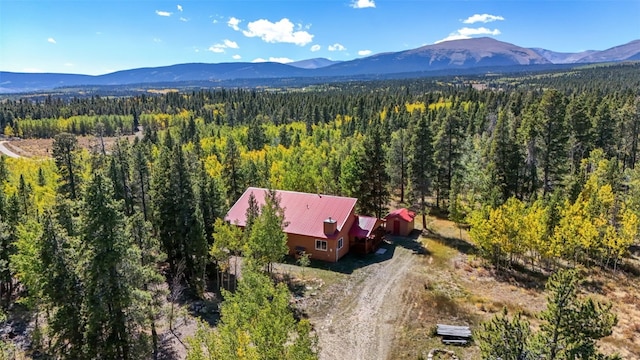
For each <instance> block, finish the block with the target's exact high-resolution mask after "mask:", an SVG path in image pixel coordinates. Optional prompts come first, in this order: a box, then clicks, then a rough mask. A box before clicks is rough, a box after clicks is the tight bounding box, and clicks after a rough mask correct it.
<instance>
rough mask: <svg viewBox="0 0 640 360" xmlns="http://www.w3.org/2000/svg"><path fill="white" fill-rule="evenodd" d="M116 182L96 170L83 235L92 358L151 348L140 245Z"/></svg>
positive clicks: (84, 214) (88, 353)
mask: <svg viewBox="0 0 640 360" xmlns="http://www.w3.org/2000/svg"><path fill="white" fill-rule="evenodd" d="M112 186H113V185H112V184H109V181H108V178H106V177H105V176H104V175H102V174H100V173H97V174H95V175H94V176H93V179H92V180H91V182H90V183H89V184H88V186H87V190H86V195H85V198H84V203H83V209H82V210H83V211H82V230H81V238H82V241H83V243H84V244H85V246H86V248H85V250H84V254H83V257H84V258H86V259H87V260H86V267H85V270H84V278H85V284H86V285H85V297H84V299H85V301H84V309H86V310H85V313H86V327H85V353H86V356H87V357H88V358H106V359H132V358H139V357H140V356H141V355H142V354H143V353H146V351H147V346H148V335H147V333H146V331H144V330H145V325H146V324H147V321H146V320H147V319H148V317H147V313H146V311H145V309H146V307H147V305H148V302H147V301H146V300H144V299H148V298H150V295H149V294H148V291H145V289H144V287H143V284H144V283H146V281H147V280H148V278H147V276H146V271H145V269H144V267H143V266H142V265H141V262H140V260H141V254H140V249H139V247H138V246H137V244H135V243H134V242H133V241H132V238H131V237H130V236H129V235H127V233H126V231H125V226H126V225H125V219H124V216H123V214H122V212H121V210H120V209H121V205H120V204H118V202H117V201H115V200H114V199H113V190H112Z"/></svg>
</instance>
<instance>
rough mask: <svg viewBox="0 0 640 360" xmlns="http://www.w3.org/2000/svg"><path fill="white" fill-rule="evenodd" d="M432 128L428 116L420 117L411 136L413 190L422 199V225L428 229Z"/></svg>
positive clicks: (431, 171)
mask: <svg viewBox="0 0 640 360" xmlns="http://www.w3.org/2000/svg"><path fill="white" fill-rule="evenodd" d="M431 144H432V138H431V129H430V127H429V123H428V121H427V118H426V117H421V118H420V119H418V121H417V123H416V124H414V127H413V134H412V136H411V143H410V151H409V153H410V154H411V155H410V156H409V164H408V172H409V179H410V181H411V190H412V191H413V193H414V197H415V198H417V199H418V200H419V201H420V213H421V214H422V227H423V228H425V229H426V227H427V218H426V204H427V203H426V197H427V195H428V194H429V193H430V191H431V183H432V176H433V148H432V146H431Z"/></svg>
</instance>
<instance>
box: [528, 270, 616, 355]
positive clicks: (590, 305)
mask: <svg viewBox="0 0 640 360" xmlns="http://www.w3.org/2000/svg"><path fill="white" fill-rule="evenodd" d="M579 285H580V277H579V276H578V273H577V272H576V271H575V270H564V271H559V272H557V273H555V274H554V275H553V276H551V277H550V278H549V280H548V281H547V285H546V291H547V292H548V295H547V308H546V310H544V311H543V312H542V313H541V314H540V320H541V321H542V323H541V325H540V331H539V332H538V333H537V334H536V336H535V338H534V341H535V345H534V349H535V352H536V353H537V354H539V355H540V356H541V357H543V358H545V359H549V360H555V359H563V360H564V359H566V360H569V359H594V358H599V356H601V355H600V354H598V349H597V346H596V341H597V340H598V339H601V338H603V337H605V336H608V335H610V334H611V329H612V328H613V326H614V325H615V324H616V323H617V319H616V316H615V314H613V313H612V312H611V304H604V303H600V302H597V301H595V300H593V299H592V298H586V299H579V298H578V289H579Z"/></svg>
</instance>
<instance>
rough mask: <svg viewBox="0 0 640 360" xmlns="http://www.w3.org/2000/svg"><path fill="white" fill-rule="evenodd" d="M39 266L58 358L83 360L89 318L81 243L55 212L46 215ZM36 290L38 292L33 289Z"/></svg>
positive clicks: (49, 323)
mask: <svg viewBox="0 0 640 360" xmlns="http://www.w3.org/2000/svg"><path fill="white" fill-rule="evenodd" d="M42 230H43V231H42V236H41V238H40V240H39V244H40V261H41V262H42V263H41V266H40V267H39V268H40V269H41V271H42V273H41V274H40V276H41V282H42V294H43V295H44V302H45V303H46V304H48V306H49V307H50V311H51V314H50V316H49V321H48V325H49V328H50V332H51V336H52V338H53V346H52V348H51V351H52V353H53V354H54V355H55V356H58V357H63V358H68V359H78V358H82V357H84V351H85V349H84V345H85V338H84V336H85V334H84V329H85V325H86V319H85V317H84V309H83V300H84V295H85V294H84V291H85V288H84V286H85V284H84V282H83V280H82V279H81V274H82V272H81V271H82V269H81V267H80V266H81V264H82V262H81V261H80V260H81V257H80V254H79V252H78V251H79V244H78V243H77V242H76V240H74V239H73V238H71V237H69V236H68V235H67V234H66V231H65V230H64V228H62V227H61V226H60V225H59V224H58V222H57V221H56V219H55V217H54V216H53V214H52V213H50V212H48V213H45V215H44V220H43V229H42ZM34 290H35V289H34Z"/></svg>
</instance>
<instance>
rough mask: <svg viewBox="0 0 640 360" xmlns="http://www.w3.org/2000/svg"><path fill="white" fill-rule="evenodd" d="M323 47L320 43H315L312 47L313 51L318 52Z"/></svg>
mask: <svg viewBox="0 0 640 360" xmlns="http://www.w3.org/2000/svg"><path fill="white" fill-rule="evenodd" d="M321 48H322V47H321V46H320V45H318V44H315V45H313V46H312V47H311V51H313V52H316V51H319V50H320V49H321Z"/></svg>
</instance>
